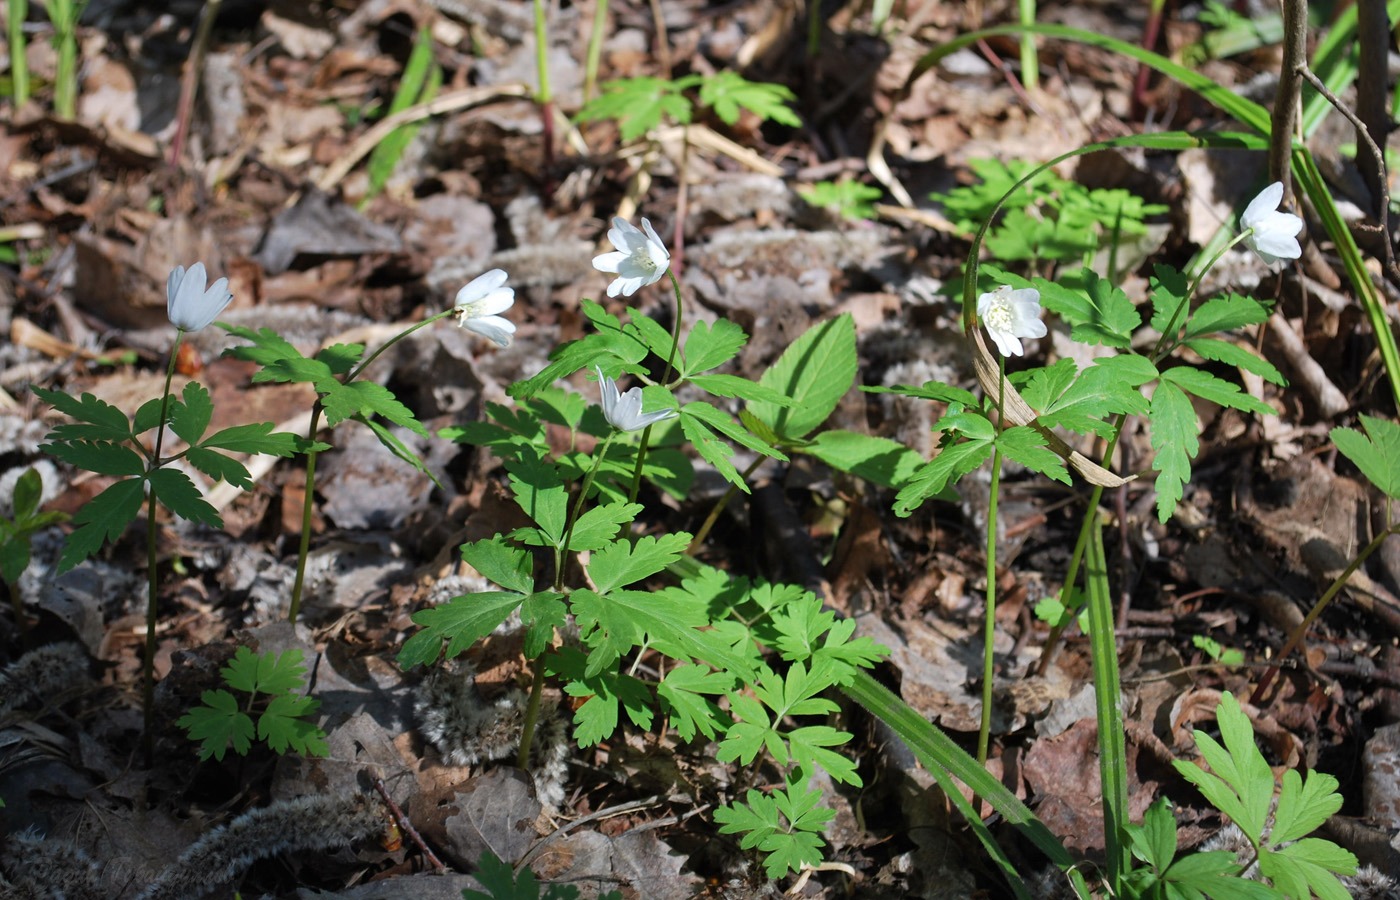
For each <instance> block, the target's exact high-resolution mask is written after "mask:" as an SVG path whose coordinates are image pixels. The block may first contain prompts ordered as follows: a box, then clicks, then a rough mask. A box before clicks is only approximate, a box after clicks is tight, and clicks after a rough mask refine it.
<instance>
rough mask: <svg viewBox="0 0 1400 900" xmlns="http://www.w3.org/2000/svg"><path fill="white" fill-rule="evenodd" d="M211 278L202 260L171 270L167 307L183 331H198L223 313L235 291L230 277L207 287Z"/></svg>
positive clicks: (167, 286)
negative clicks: (229, 285) (230, 282)
mask: <svg viewBox="0 0 1400 900" xmlns="http://www.w3.org/2000/svg"><path fill="white" fill-rule="evenodd" d="M208 281H209V275H208V273H206V272H205V271H204V263H202V262H197V263H195V264H194V265H192V266H190V267H189V269H186V268H185V267H184V266H176V267H175V268H174V269H171V270H170V277H169V278H167V279H166V280H165V311H166V314H167V315H169V316H170V324H172V325H174V326H175V327H176V328H178V329H180V330H181V331H198V330H199V329H201V328H203V327H204V326H206V325H208V324H209V323H210V322H212V321H214V320H215V319H217V318H218V317H219V313H221V312H223V311H224V308H225V307H227V306H228V304H229V301H230V300H232V299H233V294H231V293H229V289H228V279H227V278H220V279H219V280H218V281H216V282H214V283H213V284H211V285H209V289H208V290H205V288H204V285H205V284H206V283H208Z"/></svg>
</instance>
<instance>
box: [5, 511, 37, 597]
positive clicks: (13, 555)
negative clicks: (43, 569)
mask: <svg viewBox="0 0 1400 900" xmlns="http://www.w3.org/2000/svg"><path fill="white" fill-rule="evenodd" d="M29 558H30V553H29V535H28V534H13V533H11V529H10V527H9V523H7V522H6V521H5V520H4V519H0V579H3V580H4V581H5V583H6V584H8V585H11V591H13V590H14V587H13V585H14V584H15V583H16V582H18V581H19V578H20V576H21V575H23V574H24V570H25V569H27V568H29Z"/></svg>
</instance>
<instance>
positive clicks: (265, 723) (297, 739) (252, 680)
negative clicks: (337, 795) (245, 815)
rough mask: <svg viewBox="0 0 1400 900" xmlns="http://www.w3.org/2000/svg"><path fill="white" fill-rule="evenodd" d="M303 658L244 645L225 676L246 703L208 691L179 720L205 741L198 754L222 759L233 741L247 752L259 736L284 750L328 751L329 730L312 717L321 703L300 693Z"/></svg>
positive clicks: (293, 652) (296, 652) (192, 737)
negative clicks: (255, 724)
mask: <svg viewBox="0 0 1400 900" xmlns="http://www.w3.org/2000/svg"><path fill="white" fill-rule="evenodd" d="M301 658H302V654H301V651H300V650H287V651H285V652H283V653H279V654H273V653H270V652H269V653H254V652H253V651H252V650H249V649H248V648H247V647H239V648H238V652H237V653H235V654H234V657H233V661H232V662H230V663H229V664H228V665H227V666H225V667H224V668H223V670H222V671H221V672H220V674H221V675H223V678H224V683H225V684H226V685H228V686H229V687H230V688H232V689H233V690H235V691H240V692H242V693H243V694H244V695H245V696H244V697H243V698H242V700H241V702H240V699H239V698H238V697H235V696H234V695H233V694H231V693H229V692H228V691H225V690H215V691H205V692H204V693H203V695H202V696H201V697H200V700H201V701H202V702H201V704H200V705H199V706H196V707H194V708H193V709H191V710H190V711H189V712H187V713H185V715H183V716H181V717H180V721H179V722H177V723H176V724H177V725H179V726H180V727H181V728H183V729H185V731H186V733H187V734H189V736H190V740H192V741H199V742H200V747H199V758H200V759H208V758H209V757H211V756H212V757H214V758H215V759H218V760H222V759H223V758H224V753H225V752H226V751H227V750H228V747H229V745H230V744H232V745H233V749H234V752H235V753H237V754H238V755H239V756H247V755H248V751H249V750H250V749H251V748H252V745H253V736H254V734H256V735H257V738H258V740H260V741H266V742H267V745H268V746H269V747H271V748H272V749H273V750H276V751H277V752H278V753H279V754H282V753H286V752H287V750H288V749H291V750H294V751H296V752H297V753H301V754H304V755H306V756H325V755H326V754H327V753H329V752H330V747H329V746H328V745H327V744H326V733H325V732H324V731H322V730H321V729H320V727H318V726H317V725H316V723H315V722H313V721H309V719H308V717H309V716H311V715H312V714H313V713H315V712H316V709H317V707H319V706H320V705H321V702H320V701H319V700H316V699H315V698H313V697H307V696H305V695H302V694H300V693H298V692H299V691H301V690H303V689H304V688H305V687H306V667H305V666H303V665H302V663H301ZM255 710H258V711H259V713H258V723H257V728H256V729H255V728H254V727H253V712H254V711H255Z"/></svg>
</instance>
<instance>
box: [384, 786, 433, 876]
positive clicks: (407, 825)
mask: <svg viewBox="0 0 1400 900" xmlns="http://www.w3.org/2000/svg"><path fill="white" fill-rule="evenodd" d="M374 789H375V791H377V792H378V793H379V797H380V799H382V800H383V801H384V805H385V806H387V807H389V815H390V816H392V817H393V819H394V824H395V825H397V826H399V830H400V831H402V832H403V833H404V834H406V835H408V839H409V840H410V841H413V843H414V845H415V846H417V847H418V849H419V850H421V851H422V853H423V858H424V859H426V860H427V861H428V865H430V866H432V867H433V871H435V872H437V873H438V874H439V875H442V874H445V873H446V872H447V866H444V865H443V864H442V860H440V859H438V858H437V854H435V853H433V851H432V850H431V849H429V847H428V845H427V844H426V843H424V842H423V836H422V835H421V834H419V833H418V829H416V828H414V827H413V823H412V822H410V821H408V816H406V815H404V814H403V810H402V809H401V808H400V807H399V805H398V804H397V803H395V802H394V798H393V797H390V796H389V791H388V790H387V789H386V788H385V787H384V779H383V778H380V777H379V776H378V775H375V776H374Z"/></svg>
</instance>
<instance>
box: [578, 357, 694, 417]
mask: <svg viewBox="0 0 1400 900" xmlns="http://www.w3.org/2000/svg"><path fill="white" fill-rule="evenodd" d="M593 371H595V372H597V373H598V388H599V390H601V391H602V393H603V418H605V419H607V420H608V424H609V425H611V426H612V427H614V428H616V429H617V430H618V431H641V430H642V429H643V428H646V427H647V426H649V425H655V424H656V423H657V422H664V421H666V420H667V419H674V418H675V417H676V416H677V415H679V413H677V412H676V411H675V410H674V409H658V410H656V411H654V412H649V413H644V412H642V389H641V388H639V387H634V388H632V389H631V390H629V391H627V392H626V393H621V392H619V391H618V389H617V382H616V381H613V380H612V379H611V378H609V377H608V376H606V375H604V374H603V370H602V368H601V367H599V366H594V367H593Z"/></svg>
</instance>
